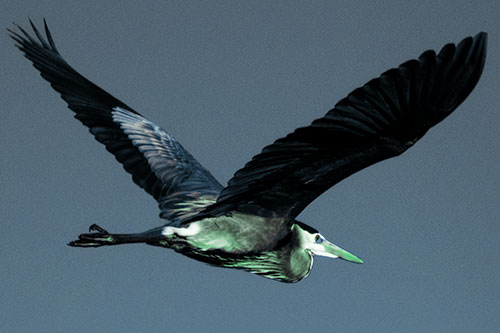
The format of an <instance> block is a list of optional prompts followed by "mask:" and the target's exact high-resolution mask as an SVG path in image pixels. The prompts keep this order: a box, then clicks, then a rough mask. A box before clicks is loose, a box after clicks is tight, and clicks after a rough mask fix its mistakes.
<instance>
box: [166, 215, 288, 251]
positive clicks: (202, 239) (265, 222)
mask: <svg viewBox="0 0 500 333" xmlns="http://www.w3.org/2000/svg"><path fill="white" fill-rule="evenodd" d="M283 226H284V223H283V221H282V220H281V219H276V218H264V217H259V216H252V215H246V214H240V213H237V214H236V213H233V214H232V215H230V216H219V217H213V218H207V219H203V220H200V221H196V222H193V223H191V224H190V225H189V226H188V227H187V228H182V229H181V228H175V229H177V230H174V232H175V234H177V235H178V236H181V237H183V238H185V240H186V242H187V244H188V245H189V246H191V247H194V248H196V249H198V250H201V251H213V250H219V251H223V252H228V253H250V252H261V251H266V250H270V249H272V248H274V246H276V243H277V242H278V240H279V239H280V238H281V237H282V235H283V234H284V233H285V230H282V229H286V228H284V227H283Z"/></svg>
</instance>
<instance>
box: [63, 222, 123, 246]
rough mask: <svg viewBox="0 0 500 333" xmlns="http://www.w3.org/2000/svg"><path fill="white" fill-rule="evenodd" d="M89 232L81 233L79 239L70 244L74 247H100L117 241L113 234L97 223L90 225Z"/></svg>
mask: <svg viewBox="0 0 500 333" xmlns="http://www.w3.org/2000/svg"><path fill="white" fill-rule="evenodd" d="M93 231H96V232H93ZM89 232H90V233H88V234H81V235H80V236H78V239H77V240H74V241H71V242H69V243H68V245H69V246H74V247H99V246H103V245H113V243H114V241H115V239H114V237H113V235H111V234H110V233H108V232H107V231H106V230H105V229H103V228H101V227H100V226H98V225H97V224H92V225H91V226H90V227H89Z"/></svg>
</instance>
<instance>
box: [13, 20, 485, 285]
mask: <svg viewBox="0 0 500 333" xmlns="http://www.w3.org/2000/svg"><path fill="white" fill-rule="evenodd" d="M30 24H31V27H32V29H33V33H34V36H32V35H30V34H29V33H28V32H26V31H25V30H24V29H23V28H22V27H20V26H18V25H15V26H16V27H17V29H19V30H17V31H14V30H10V29H8V31H9V33H10V37H11V38H13V39H14V41H15V43H16V46H17V47H18V48H19V49H20V50H21V51H22V52H23V53H24V56H25V57H26V58H28V59H29V60H30V61H31V62H32V63H33V65H34V67H35V68H36V69H37V70H39V71H40V74H41V76H42V77H43V78H44V79H45V80H47V81H48V82H49V83H50V84H51V86H52V87H53V88H54V89H55V90H56V91H57V92H59V93H60V94H61V97H62V98H63V99H64V100H65V101H66V103H67V104H68V107H69V108H70V109H71V110H72V111H73V112H74V113H75V118H76V119H78V120H79V121H81V122H82V123H83V124H84V125H85V126H87V127H88V128H89V131H90V133H91V134H92V135H94V137H95V139H96V140H97V141H99V142H100V143H102V144H104V146H105V147H106V149H107V150H108V151H109V152H110V153H112V154H113V155H114V156H115V158H116V159H117V160H118V162H120V163H121V164H122V165H123V168H124V169H125V170H126V171H127V172H128V173H129V174H131V175H132V180H133V181H134V182H135V183H136V184H137V185H139V186H140V187H141V188H143V189H144V190H145V191H146V192H147V193H149V194H150V195H151V196H153V198H154V199H156V201H157V202H158V205H159V208H160V211H161V213H160V218H162V219H163V220H164V223H163V225H162V226H160V227H156V228H152V229H150V230H148V231H145V232H141V233H134V234H118V233H110V232H108V231H106V230H105V229H104V228H101V227H100V226H98V225H95V224H93V225H91V226H90V228H89V232H88V233H83V234H81V235H79V236H78V239H76V240H74V241H72V242H70V243H69V244H68V245H70V246H74V247H100V246H111V245H119V244H128V243H145V244H148V245H153V246H159V247H165V248H170V249H173V250H175V251H177V252H179V253H181V254H183V255H186V256H188V257H191V258H193V259H196V260H199V261H202V262H205V263H208V264H211V265H215V266H220V267H228V268H235V269H242V270H245V271H248V272H251V273H255V274H258V275H261V276H263V277H266V278H269V279H273V280H277V281H281V282H297V281H299V280H301V279H303V278H304V277H306V276H308V275H309V273H310V271H311V268H312V265H313V257H314V255H318V256H325V257H330V258H341V259H344V260H347V261H350V262H354V263H362V262H363V261H362V260H361V259H359V258H358V257H357V256H355V255H354V254H352V253H349V252H348V251H346V250H344V249H342V248H340V247H339V246H337V245H335V244H333V243H331V242H329V241H328V240H326V239H325V237H324V236H323V235H322V234H320V233H319V232H318V231H317V230H316V229H314V228H313V227H311V226H309V225H307V224H305V223H302V222H299V221H297V220H296V217H297V216H298V215H299V213H300V212H301V211H302V210H304V208H306V207H307V205H309V204H310V203H311V202H312V201H313V200H314V199H316V198H317V197H318V196H319V195H321V194H322V193H323V192H324V191H326V190H327V189H329V188H330V187H332V186H333V185H335V184H336V183H338V182H340V181H341V180H343V179H344V178H346V177H348V176H350V175H352V174H353V173H355V172H357V171H359V170H361V169H363V168H366V167H368V166H370V165H372V164H374V163H377V162H379V161H382V160H385V159H387V158H390V157H394V156H397V155H400V154H401V153H403V152H404V151H406V150H407V149H408V148H410V147H411V146H413V145H414V144H415V142H417V141H418V140H419V139H420V138H421V137H422V136H423V135H424V134H425V133H426V132H427V131H428V130H429V129H430V128H431V127H432V126H434V125H436V124H437V123H439V122H440V121H441V120H443V119H444V118H446V117H447V116H448V115H449V114H450V113H451V112H453V111H454V110H455V109H456V108H457V107H458V106H459V105H460V103H462V102H463V101H464V100H465V98H466V97H467V96H468V95H469V94H470V93H471V91H472V89H473V88H474V87H475V85H476V83H477V82H478V80H479V77H480V76H481V73H482V71H483V67H484V62H485V58H486V44H487V34H486V33H484V32H480V33H478V34H477V35H476V36H475V37H467V38H465V39H464V40H462V41H461V42H460V43H458V44H457V45H455V44H451V43H450V44H446V45H445V46H444V47H443V48H442V49H441V51H439V53H436V52H434V51H433V50H428V51H425V52H424V53H422V54H421V55H420V57H418V59H412V60H409V61H406V62H404V63H403V64H401V65H400V66H399V67H397V68H392V69H390V70H388V71H386V72H384V73H382V74H381V75H380V76H379V77H378V78H375V79H372V80H370V81H369V82H368V83H366V84H365V85H363V86H362V87H360V88H358V89H355V90H354V91H352V92H351V93H350V94H349V95H348V96H347V97H345V98H344V99H342V100H340V101H339V102H338V103H337V104H336V105H335V107H334V108H333V109H331V110H330V111H328V112H327V113H326V115H325V116H324V117H322V118H319V119H316V120H314V121H313V122H312V123H311V124H310V125H309V126H306V127H301V128H298V129H296V130H295V131H293V132H292V133H290V134H288V135H287V136H285V137H283V138H280V139H278V140H276V141H275V142H274V143H272V144H270V145H268V146H266V147H264V148H263V149H262V152H261V153H259V154H257V155H256V156H254V157H253V158H252V159H251V160H250V161H249V162H248V163H247V164H246V165H245V166H244V167H243V168H241V169H240V170H238V171H237V172H236V173H235V174H234V175H233V177H232V178H231V179H230V180H229V182H228V183H227V186H225V187H224V186H223V185H221V184H220V183H219V182H218V181H217V180H216V179H215V178H214V177H213V176H212V175H211V174H210V172H209V171H208V170H207V169H205V168H204V167H203V166H202V165H201V164H200V163H199V162H198V161H196V159H195V158H194V157H193V156H192V155H191V154H190V153H189V152H187V151H186V150H185V149H184V148H183V147H182V145H181V144H180V143H179V142H178V141H176V140H175V139H174V138H173V137H172V136H171V135H170V134H168V133H167V132H166V131H164V130H163V129H162V128H160V127H159V126H158V125H156V124H154V123H153V122H151V121H149V120H148V119H146V118H144V117H143V116H142V115H141V114H139V113H138V112H137V111H135V110H134V109H132V108H131V107H129V106H128V105H126V104H125V103H123V102H121V101H120V100H118V99H116V98H115V97H113V96H111V95H110V94H108V93H107V92H106V91H104V90H103V89H101V88H99V87H98V86H97V85H95V84H94V83H92V82H91V81H89V80H87V79H86V78H85V77H83V76H82V75H81V74H79V73H78V72H77V71H76V70H74V69H73V68H72V67H71V66H70V65H69V64H68V63H67V62H66V61H65V60H64V58H63V57H62V56H61V54H60V53H59V51H58V50H57V48H56V45H55V43H54V40H53V38H52V35H51V33H50V31H49V29H48V27H47V23H46V22H45V20H44V30H45V36H43V35H42V34H41V33H40V32H39V30H38V29H37V28H36V27H35V25H34V24H33V23H32V21H31V20H30Z"/></svg>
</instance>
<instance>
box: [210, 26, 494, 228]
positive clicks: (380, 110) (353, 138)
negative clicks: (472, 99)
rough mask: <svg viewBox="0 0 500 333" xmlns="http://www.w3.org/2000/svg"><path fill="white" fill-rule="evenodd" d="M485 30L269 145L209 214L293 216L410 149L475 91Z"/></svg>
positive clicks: (408, 65) (385, 77)
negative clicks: (347, 180) (364, 171)
mask: <svg viewBox="0 0 500 333" xmlns="http://www.w3.org/2000/svg"><path fill="white" fill-rule="evenodd" d="M486 41H487V35H486V33H483V32H482V33H479V34H478V35H476V36H475V37H474V38H471V37H468V38H465V39H464V40H463V41H462V42H461V43H459V44H458V45H457V46H455V45H454V44H447V45H445V46H444V47H443V48H442V50H441V51H440V52H439V54H438V55H436V53H435V52H434V51H432V50H429V51H426V52H424V53H423V54H422V55H421V56H420V57H419V58H418V59H414V60H410V61H407V62H405V63H403V64H401V65H400V66H399V67H398V68H393V69H390V70H388V71H386V72H384V73H383V74H382V75H381V76H380V77H378V78H376V79H373V80H371V81H369V82H368V83H367V84H365V85H364V86H363V87H361V88H358V89H356V90H354V91H353V92H351V93H350V94H349V95H348V96H347V97H346V98H344V99H342V100H341V101H339V102H338V103H337V104H336V105H335V107H334V108H333V109H332V110H330V111H329V112H328V113H327V114H326V115H325V116H324V117H323V118H320V119H317V120H315V121H313V122H312V124H311V125H310V126H307V127H303V128H298V129H296V130H295V131H294V132H293V133H290V134H288V135H287V136H286V137H284V138H281V139H278V140H277V141H275V142H274V143H273V144H271V145H269V146H267V147H265V148H264V149H263V150H262V152H261V153H260V154H258V155H256V156H255V157H253V159H252V160H251V161H250V162H248V163H247V164H246V165H245V167H243V168H242V169H240V170H238V171H237V172H236V173H235V175H234V176H233V178H232V179H231V180H230V181H229V183H228V186H227V187H226V188H224V189H223V190H222V192H221V194H220V197H219V198H218V200H217V202H216V203H215V204H214V205H212V206H209V207H207V209H206V210H205V211H204V212H203V214H207V215H219V214H224V213H227V212H230V211H240V212H244V213H251V214H257V215H260V216H275V217H276V216H280V217H284V218H286V219H287V220H292V219H293V218H295V217H296V216H297V215H298V214H299V213H300V212H301V211H302V210H303V209H304V208H305V207H306V206H307V205H308V204H309V203H310V202H311V201H313V200H314V199H315V198H317V197H318V196H319V195H320V194H321V193H323V192H324V191H326V190H327V189H329V188H330V187H331V186H333V185H335V184H336V183H338V182H339V181H341V180H342V179H344V178H346V177H348V176H350V175H352V174H353V173H355V172H357V171H359V170H361V169H363V168H365V167H367V166H370V165H372V164H374V163H376V162H379V161H382V160H384V159H387V158H389V157H393V156H397V155H399V154H401V153H403V152H404V151H405V150H407V149H408V148H409V147H411V146H412V145H413V144H414V143H415V142H416V141H417V140H418V139H420V138H421V137H422V136H423V135H424V134H425V133H426V132H427V131H428V130H429V129H430V128H431V127H432V126H434V125H436V124H437V123H438V122H440V121H441V120H443V119H444V118H445V117H447V116H448V115H449V114H450V113H451V112H452V111H453V110H455V109H456V108H457V107H458V105H459V104H460V103H462V102H463V101H464V99H465V98H466V97H467V96H468V95H469V94H470V92H471V91H472V89H473V88H474V86H475V85H476V83H477V82H478V80H479V77H480V75H481V73H482V70H483V67H484V62H485V57H486Z"/></svg>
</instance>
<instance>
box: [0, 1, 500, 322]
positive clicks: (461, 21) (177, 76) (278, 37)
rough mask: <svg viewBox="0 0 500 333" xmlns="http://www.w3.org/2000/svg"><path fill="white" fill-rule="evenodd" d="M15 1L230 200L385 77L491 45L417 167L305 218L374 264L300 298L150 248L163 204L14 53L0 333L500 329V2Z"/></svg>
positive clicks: (7, 8)
mask: <svg viewBox="0 0 500 333" xmlns="http://www.w3.org/2000/svg"><path fill="white" fill-rule="evenodd" d="M55 3H56V2H55V1H34V0H32V1H20V0H15V1H14V0H3V1H2V2H1V4H0V22H1V24H0V26H2V27H3V28H7V27H12V25H11V21H15V22H17V23H19V24H21V25H22V26H24V27H27V26H28V22H27V19H28V17H31V18H32V19H33V20H34V21H35V22H36V23H37V24H38V25H40V24H41V22H42V18H43V17H45V18H46V19H47V21H48V23H49V26H50V28H51V30H52V33H53V36H54V39H55V41H56V44H57V46H58V48H59V50H60V52H61V53H62V55H63V56H64V57H65V58H66V60H67V61H68V62H69V63H70V64H71V65H72V66H73V67H74V68H75V69H77V70H78V71H80V72H81V73H82V74H83V75H85V76H86V77H87V78H88V79H90V80H91V81H93V82H95V83H97V84H98V85H100V86H101V87H103V88H104V89H106V90H107V91H109V92H110V93H112V94H113V95H114V96H116V97H117V98H119V99H121V100H123V101H124V102H125V103H127V104H129V105H130V106H132V107H134V108H135V109H136V110H138V111H139V112H141V113H142V114H143V115H144V116H146V117H147V118H148V119H150V120H152V121H154V122H155V123H157V124H158V125H160V126H162V127H163V128H164V129H166V130H167V131H169V132H170V133H171V134H173V135H174V136H175V137H176V138H177V139H178V140H179V141H180V142H181V143H182V144H183V145H184V147H185V148H187V149H188V150H189V151H190V152H191V153H192V154H193V155H194V156H195V157H196V158H197V159H198V160H199V161H200V162H201V163H202V164H203V165H204V166H205V167H207V168H208V169H209V170H211V171H212V173H213V174H214V175H215V176H216V178H218V179H219V180H220V181H221V182H222V183H225V182H226V181H227V180H228V179H229V178H230V177H231V175H232V174H233V173H234V172H235V171H236V170H237V169H238V168H240V167H241V166H243V164H244V163H245V162H246V161H248V160H249V159H250V158H251V157H252V156H253V155H254V154H256V153H258V152H259V151H260V149H261V148H262V147H263V146H265V145H267V144H269V143H271V142H272V141H274V140H275V139H276V138H278V137H281V136H283V135H285V134H287V133H288V132H290V131H292V130H293V129H295V128H296V127H299V126H304V125H307V124H309V123H310V122H311V121H312V120H313V119H315V118H318V117H321V116H323V115H324V114H325V113H326V111H327V110H328V109H330V108H331V107H332V106H333V105H334V104H335V102H337V101H338V100H339V99H341V98H342V97H344V96H345V95H347V94H348V93H349V92H350V91H351V90H352V89H354V88H356V87H358V86H361V85H362V84H364V83H365V82H366V81H368V80H369V79H371V78H373V77H375V76H378V75H379V74H380V73H382V72H383V71H385V70H387V69H389V68H391V67H394V66H397V65H399V64H400V63H401V62H403V61H406V60H408V59H410V58H414V57H417V56H418V55H419V54H420V53H421V52H423V51H425V50H427V49H430V48H433V49H439V48H441V47H442V46H443V45H444V44H445V43H447V42H458V41H460V40H461V39H462V38H464V37H465V36H469V35H474V34H476V33H477V32H479V31H487V32H489V33H490V35H489V49H488V56H487V62H486V66H485V70H484V74H483V76H482V78H481V80H480V81H479V84H478V85H477V87H476V89H475V90H474V91H473V92H472V94H471V95H470V96H469V98H468V99H467V100H466V101H465V102H464V103H463V104H462V105H461V106H460V107H459V109H458V110H457V111H456V112H455V113H454V114H452V115H451V116H450V117H449V118H448V119H446V120H445V121H444V122H443V123H441V124H439V125H438V126H437V127H435V128H434V129H432V130H431V131H430V132H429V133H428V134H427V135H426V136H425V137H424V138H423V139H422V140H421V141H420V142H419V143H418V144H416V146H415V147H413V148H412V149H410V150H409V151H408V152H407V153H405V154H404V155H402V156H401V157H398V158H395V159H390V160H388V161H384V162H382V163H379V164H377V165H375V166H373V167H371V168H369V169H367V170H364V171H362V172H360V173H357V174H356V175H354V176H353V177H350V178H349V179H347V180H345V181H343V182H342V183H340V184H338V185H337V186H335V187H334V188H332V189H331V190H330V191H328V192H326V193H325V194H324V195H323V196H321V197H320V198H319V199H318V200H316V201H315V202H314V203H313V204H311V205H310V206H309V207H308V208H307V209H306V210H305V211H304V212H303V213H302V214H301V215H300V216H299V219H300V220H302V221H304V222H306V223H308V224H310V225H312V226H314V227H315V228H317V229H319V230H320V231H321V232H322V233H323V234H324V235H325V236H326V237H327V238H328V239H330V240H331V241H333V242H334V243H336V244H338V245H339V246H342V247H344V248H346V249H347V250H349V251H352V252H353V253H355V254H357V255H359V256H360V257H361V258H363V260H364V261H365V264H364V265H354V264H350V263H347V262H344V261H339V260H331V259H326V258H316V261H315V265H314V268H313V271H312V273H311V275H310V276H309V277H308V278H307V279H305V280H303V281H301V282H300V283H298V284H293V285H288V284H282V283H278V282H274V281H271V280H267V279H263V278H261V277H257V276H254V275H252V274H248V273H245V272H242V271H236V270H228V269H220V268H213V267H209V266H207V265H205V264H202V263H199V262H196V261H194V260H191V259H188V258H186V257H183V256H181V255H179V254H176V253H174V252H173V251H169V250H165V249H160V248H153V247H148V246H144V245H128V246H125V245H124V246H118V247H110V248H99V249H78V248H70V247H67V246H66V243H67V242H68V241H70V240H73V239H74V238H75V237H76V236H77V235H78V234H80V233H82V232H85V231H86V230H87V228H88V226H89V225H90V224H92V223H98V224H99V225H101V226H102V227H104V228H106V229H108V230H109V231H111V232H120V233H124V232H136V231H143V230H146V229H149V228H151V227H154V226H157V225H159V223H160V220H159V218H158V208H157V205H156V202H155V201H154V200H153V199H152V198H151V197H149V196H148V195H147V194H146V193H145V192H143V191H142V190H141V189H140V188H138V187H137V186H136V185H135V184H133V182H132V181H131V179H130V176H129V175H128V174H126V173H125V172H124V171H123V170H122V168H121V166H120V165H119V164H118V163H117V162H116V161H115V160H114V159H113V157H112V156H111V155H110V154H109V153H107V152H106V151H105V149H104V148H103V147H102V146H101V145H100V144H99V143H97V142H96V141H94V139H93V138H92V136H91V135H89V134H88V133H87V129H86V128H85V127H83V126H82V125H81V124H80V123H79V122H77V121H76V120H74V119H73V118H72V112H71V111H69V110H68V109H67V108H66V106H65V103H64V102H63V101H62V100H61V99H60V98H59V96H58V95H57V94H56V93H55V92H54V91H53V90H52V89H51V88H50V86H49V85H48V83H46V82H45V81H44V80H43V79H42V78H41V77H40V76H39V75H38V73H37V71H36V70H35V69H33V68H32V67H31V65H30V63H29V62H28V61H27V60H25V59H24V58H23V57H22V55H21V53H20V52H19V51H17V49H15V48H14V47H13V45H12V42H11V41H10V40H9V38H8V37H7V34H6V32H5V31H4V33H2V34H1V36H0V49H1V50H2V52H1V55H2V58H1V61H0V72H1V73H2V75H1V76H0V98H1V101H2V111H1V112H2V117H1V119H2V121H1V122H0V134H1V137H2V139H1V140H0V149H1V152H2V155H3V157H2V159H1V162H0V175H1V176H0V182H1V183H0V184H1V185H0V198H2V199H1V200H0V211H1V212H2V217H1V220H2V222H1V233H2V241H1V242H0V251H1V254H2V255H1V257H0V280H1V281H2V288H1V289H0V290H1V291H0V331H5V332H13V331H38V332H39V331H49V330H51V331H52V330H53V329H54V328H55V331H59V332H63V331H68V330H71V331H74V332H80V331H81V332H86V331H91V330H100V331H104V330H106V331H110V332H118V331H121V332H123V331H139V330H141V331H146V330H148V331H160V330H167V331H171V332H175V331H188V330H189V331H192V332H197V331H199V332H201V331H204V332H212V331H219V332H234V331H274V332H285V331H290V330H294V331H304V330H310V331H312V330H318V331H319V330H321V331H325V330H326V331H332V330H334V329H335V330H338V331H341V332H348V331H381V332H382V331H383V332H392V331H394V332H397V331H399V332H401V331H405V332H412V331H414V332H425V331H427V332H429V331H436V332H437V331H439V332H471V331H476V332H478V331H482V332H488V331H489V332H491V331H494V330H496V329H498V327H500V316H499V313H500V268H499V265H498V258H499V256H500V253H499V252H500V223H499V216H500V207H499V206H500V177H499V169H498V166H499V165H500V145H499V144H498V143H499V141H500V135H499V130H498V128H499V127H500V112H499V101H500V98H499V92H498V87H499V86H500V82H499V77H500V63H499V59H500V57H499V56H500V49H499V39H498V36H500V23H499V21H498V17H499V15H500V3H499V2H498V1H475V2H474V1H456V0H453V1H451V0H450V1H439V2H438V1H413V2H409V1H406V2H404V1H370V2H368V1H366V2H359V1H356V2H353V1H315V2H314V4H313V3H312V2H303V3H298V2H289V1H286V2H278V1H272V2H269V3H268V2H258V1H253V2H246V1H245V2H243V1H241V2H239V1H219V2H205V1H203V2H195V1H190V2H187V1H186V2H184V1H176V2H171V1H156V2H153V1H145V2H142V4H141V5H140V6H139V5H137V2H135V1H120V2H118V1H116V2H105V4H103V2H102V1H64V2H63V1H61V2H60V3H59V4H57V5H56V4H55Z"/></svg>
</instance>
